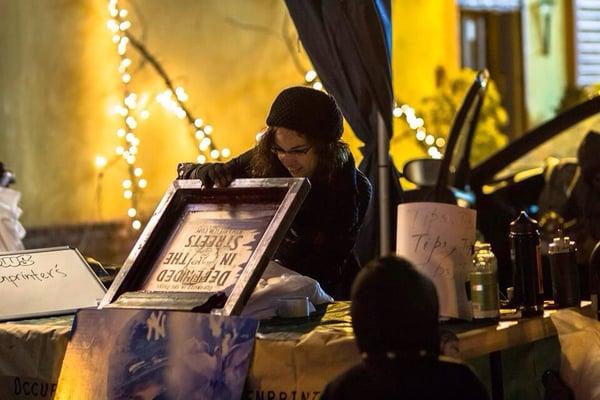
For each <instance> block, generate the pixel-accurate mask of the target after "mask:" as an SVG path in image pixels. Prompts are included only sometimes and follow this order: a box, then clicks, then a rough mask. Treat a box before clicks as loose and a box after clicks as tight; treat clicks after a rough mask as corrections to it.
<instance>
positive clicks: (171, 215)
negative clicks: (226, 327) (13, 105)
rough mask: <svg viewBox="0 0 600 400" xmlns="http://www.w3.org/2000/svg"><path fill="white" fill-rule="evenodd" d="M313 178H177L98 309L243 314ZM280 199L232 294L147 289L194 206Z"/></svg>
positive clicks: (267, 203) (266, 201)
mask: <svg viewBox="0 0 600 400" xmlns="http://www.w3.org/2000/svg"><path fill="white" fill-rule="evenodd" d="M309 189H310V183H309V182H308V179H306V178H262V179H236V180H234V181H233V182H232V183H231V185H230V186H228V187H225V188H205V187H204V186H203V184H202V182H201V181H199V180H176V181H174V182H173V183H172V184H171V186H170V187H169V189H168V190H167V192H166V193H165V195H164V196H163V198H162V200H161V201H160V203H159V205H158V207H157V208H156V210H155V211H154V214H153V215H152V217H151V218H150V220H149V221H148V224H147V225H146V227H145V228H144V230H143V232H142V233H141V235H140V237H139V239H138V240H137V242H136V244H135V245H134V247H133V249H132V250H131V252H130V254H129V256H128V257H127V260H126V261H125V263H124V264H123V266H122V268H121V270H120V272H119V273H118V275H117V276H116V278H115V280H114V282H113V284H112V285H111V287H110V288H109V290H108V292H107V293H106V295H105V296H104V298H103V299H102V302H101V303H100V306H99V308H103V307H121V308H157V309H172V310H191V311H199V312H215V313H219V314H223V315H239V314H240V313H241V312H242V310H243V307H244V305H245V304H246V302H247V301H248V298H249V297H250V295H251V294H252V291H253V290H254V288H255V286H256V284H257V283H258V280H259V279H260V277H261V275H262V273H263V271H264V269H265V268H266V266H267V264H268V262H269V260H270V259H271V257H272V256H273V254H274V253H275V251H276V250H277V248H278V247H279V244H280V243H281V241H282V240H283V238H284V236H285V234H286V232H287V230H288V229H289V227H290V225H291V223H292V221H293V220H294V217H295V216H296V214H297V212H298V210H299V209H300V206H301V204H302V202H303V201H304V198H305V197H306V195H307V194H308V191H309ZM202 204H208V205H210V204H221V205H236V204H244V205H247V204H256V205H257V208H258V209H260V207H261V206H264V205H269V204H270V205H272V204H277V207H276V211H275V212H274V215H273V217H272V219H271V221H270V222H269V223H268V225H267V227H266V229H265V230H264V232H263V233H262V236H261V238H260V240H259V241H258V244H257V245H256V247H255V248H254V249H253V251H252V254H251V256H250V257H249V259H248V261H247V263H246V264H245V266H244V267H243V271H242V272H241V273H240V274H239V278H238V279H237V281H236V282H235V284H234V286H233V289H232V290H231V293H230V294H229V296H227V297H226V299H225V296H224V294H223V293H219V292H189V291H188V292H180V291H148V290H145V289H144V285H145V283H146V282H147V280H148V277H149V276H150V274H151V273H152V272H153V271H155V269H156V268H157V263H158V261H159V257H160V256H161V254H164V252H165V248H166V246H167V245H168V243H167V242H168V241H169V240H170V239H171V238H173V237H174V236H175V235H176V234H177V232H178V231H179V230H180V229H183V226H184V225H182V223H183V222H184V221H185V214H186V213H188V212H189V206H190V205H202Z"/></svg>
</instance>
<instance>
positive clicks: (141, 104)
mask: <svg viewBox="0 0 600 400" xmlns="http://www.w3.org/2000/svg"><path fill="white" fill-rule="evenodd" d="M108 12H109V15H110V19H109V20H108V22H107V24H106V25H107V27H108V29H109V30H110V31H111V33H112V35H113V36H112V38H113V42H114V43H115V44H116V48H117V53H118V54H119V56H120V59H121V60H120V62H119V65H118V68H117V71H118V73H119V74H120V75H121V82H122V83H123V97H122V101H121V103H120V104H117V105H116V106H115V110H116V113H117V115H119V116H120V117H121V118H122V126H121V127H120V128H119V129H117V131H116V136H117V138H118V139H119V143H118V145H117V146H116V147H115V153H116V154H117V156H120V158H121V159H122V160H123V161H125V163H126V164H127V171H128V176H127V178H125V179H123V181H122V183H121V185H122V188H123V197H124V198H125V199H127V200H130V206H129V208H128V211H127V215H129V217H130V218H133V217H135V216H136V215H137V214H138V212H137V209H138V202H139V199H140V196H141V192H140V190H139V189H140V185H139V181H140V180H141V179H142V172H143V170H142V169H141V168H140V167H138V166H137V165H136V154H138V152H139V145H140V140H139V138H138V137H137V134H136V130H137V128H138V126H139V122H138V121H139V120H142V119H146V118H148V116H149V112H148V110H146V109H145V104H146V102H147V101H146V100H145V98H144V99H142V96H139V95H138V93H136V91H135V90H134V89H133V87H132V85H131V84H132V81H133V75H132V72H131V71H130V69H129V68H130V67H131V66H132V60H131V57H129V53H128V51H129V45H130V43H131V40H130V39H129V37H128V36H127V34H128V30H129V29H130V28H131V21H130V20H128V19H127V16H128V14H129V12H128V11H127V10H126V9H125V8H123V7H121V6H120V5H119V3H118V0H109V1H108ZM132 223H133V221H132Z"/></svg>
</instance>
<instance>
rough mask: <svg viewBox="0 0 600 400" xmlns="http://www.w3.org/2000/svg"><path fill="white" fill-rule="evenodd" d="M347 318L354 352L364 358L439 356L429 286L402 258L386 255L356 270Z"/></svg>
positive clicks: (433, 299) (434, 296)
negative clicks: (364, 354)
mask: <svg viewBox="0 0 600 400" xmlns="http://www.w3.org/2000/svg"><path fill="white" fill-rule="evenodd" d="M351 314H352V326H353V328H354V334H355V336H356V342H357V344H358V348H359V349H360V351H361V352H362V353H367V355H368V356H369V357H371V356H374V357H377V356H386V355H389V354H390V352H391V353H394V354H395V355H397V356H398V357H399V358H411V357H414V356H423V355H425V354H427V355H430V356H431V355H433V356H437V355H438V354H439V343H440V339H439V328H438V323H439V321H438V318H439V306H438V298H437V292H436V289H435V286H434V284H433V283H432V282H431V280H429V279H428V278H427V277H425V276H424V275H422V274H421V273H419V272H418V271H417V270H415V269H414V268H413V266H412V264H411V263H410V262H409V261H407V260H405V259H402V258H398V257H395V256H388V257H384V258H381V259H378V260H374V261H371V262H370V263H369V264H367V266H365V267H364V268H363V269H362V270H361V272H360V273H359V274H358V276H357V278H356V280H355V281H354V284H353V285H352V304H351ZM388 358H389V357H388Z"/></svg>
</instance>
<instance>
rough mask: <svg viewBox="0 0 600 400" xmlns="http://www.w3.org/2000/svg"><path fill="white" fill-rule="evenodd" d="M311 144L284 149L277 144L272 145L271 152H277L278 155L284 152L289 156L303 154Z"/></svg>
mask: <svg viewBox="0 0 600 400" xmlns="http://www.w3.org/2000/svg"><path fill="white" fill-rule="evenodd" d="M311 148H312V146H303V147H294V148H293V149H291V150H284V149H282V148H281V147H279V146H273V147H272V148H271V152H272V153H273V154H277V155H278V156H282V155H284V154H289V155H291V156H303V155H305V154H306V153H308V152H309V150H310V149H311Z"/></svg>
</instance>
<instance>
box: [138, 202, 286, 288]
mask: <svg viewBox="0 0 600 400" xmlns="http://www.w3.org/2000/svg"><path fill="white" fill-rule="evenodd" d="M201 207H202V206H201V205H200V206H197V208H198V209H195V207H194V206H189V207H188V212H187V213H186V214H185V216H184V218H183V221H182V222H181V223H180V224H179V227H178V229H177V230H176V231H175V232H174V234H173V235H172V236H171V237H170V239H169V241H168V242H167V244H166V246H165V247H164V248H163V250H162V252H161V254H160V256H159V257H158V262H157V264H156V265H155V267H154V268H153V270H152V272H151V273H150V274H149V276H148V278H147V279H146V282H145V283H144V285H143V287H144V290H147V291H164V292H215V293H216V292H226V293H229V291H230V290H231V289H232V288H233V286H234V285H235V283H236V282H237V280H238V279H239V277H240V274H241V273H242V271H243V270H244V267H245V266H246V264H247V263H248V260H249V259H250V256H252V253H253V251H254V250H255V249H256V246H257V245H258V242H259V241H260V238H261V237H262V234H263V232H264V230H265V229H266V227H267V226H268V225H269V222H270V221H271V219H272V218H273V215H274V214H275V211H276V210H277V209H276V207H275V206H273V207H272V208H271V209H268V210H253V211H236V212H235V214H234V213H232V212H231V211H224V210H221V211H211V210H202V209H201Z"/></svg>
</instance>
